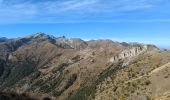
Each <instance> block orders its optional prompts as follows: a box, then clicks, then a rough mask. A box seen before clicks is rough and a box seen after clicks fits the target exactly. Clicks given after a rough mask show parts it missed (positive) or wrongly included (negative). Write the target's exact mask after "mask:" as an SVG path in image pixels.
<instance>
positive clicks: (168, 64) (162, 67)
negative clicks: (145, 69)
mask: <svg viewBox="0 0 170 100" xmlns="http://www.w3.org/2000/svg"><path fill="white" fill-rule="evenodd" d="M167 67H170V62H169V63H167V64H164V65H162V66H160V67H158V68H156V69H154V70H152V71H151V72H150V73H149V74H148V75H143V76H139V77H137V78H134V79H131V80H128V81H126V82H125V84H126V83H128V82H132V81H135V80H138V79H141V78H143V77H147V76H150V75H152V74H154V73H157V72H159V71H160V70H162V69H164V68H167Z"/></svg>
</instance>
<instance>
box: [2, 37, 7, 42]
mask: <svg viewBox="0 0 170 100" xmlns="http://www.w3.org/2000/svg"><path fill="white" fill-rule="evenodd" d="M7 40H8V39H7V38H6V37H1V38H0V42H5V41H7Z"/></svg>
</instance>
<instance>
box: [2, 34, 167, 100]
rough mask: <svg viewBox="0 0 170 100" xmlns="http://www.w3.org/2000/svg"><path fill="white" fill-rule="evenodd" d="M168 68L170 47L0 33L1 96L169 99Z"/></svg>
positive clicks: (66, 99) (80, 99)
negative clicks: (162, 47)
mask: <svg viewBox="0 0 170 100" xmlns="http://www.w3.org/2000/svg"><path fill="white" fill-rule="evenodd" d="M169 71H170V51H169V50H160V49H159V48H157V47H156V46H155V45H151V44H142V43H126V42H115V41H112V40H109V39H99V40H89V41H84V40H82V39H79V38H66V37H65V36H62V37H54V36H52V35H47V34H45V33H36V34H33V35H30V36H26V37H22V38H15V39H8V38H5V37H3V38H0V99H1V98H2V100H3V98H19V97H23V98H24V97H26V98H29V99H28V100H42V99H43V100H50V99H52V100H169V99H170V86H169V82H170V77H169V76H170V73H169ZM9 100H10V99H9ZM12 100H13V99H12ZM14 100H19V99H14ZM21 100H22V99H21ZM23 100H27V99H23Z"/></svg>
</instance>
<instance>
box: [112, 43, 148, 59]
mask: <svg viewBox="0 0 170 100" xmlns="http://www.w3.org/2000/svg"><path fill="white" fill-rule="evenodd" d="M147 49H148V46H147V45H140V46H134V47H130V48H127V49H125V50H123V51H122V52H120V53H119V54H118V55H116V56H113V57H112V58H111V59H110V62H117V61H119V60H121V59H125V58H131V57H135V56H137V55H139V54H141V53H143V52H145V51H146V50H147Z"/></svg>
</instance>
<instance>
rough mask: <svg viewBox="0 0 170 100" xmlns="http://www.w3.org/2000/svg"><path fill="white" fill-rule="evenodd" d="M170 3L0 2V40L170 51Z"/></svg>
mask: <svg viewBox="0 0 170 100" xmlns="http://www.w3.org/2000/svg"><path fill="white" fill-rule="evenodd" d="M169 9H170V1H169V0H0V37H8V38H14V37H22V36H25V35H29V34H33V33H36V32H45V33H48V34H51V35H54V36H62V35H65V36H66V37H79V38H82V39H86V40H89V39H99V38H108V39H112V40H116V41H127V42H134V41H136V42H144V43H153V44H156V45H157V46H159V47H170V11H169Z"/></svg>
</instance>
